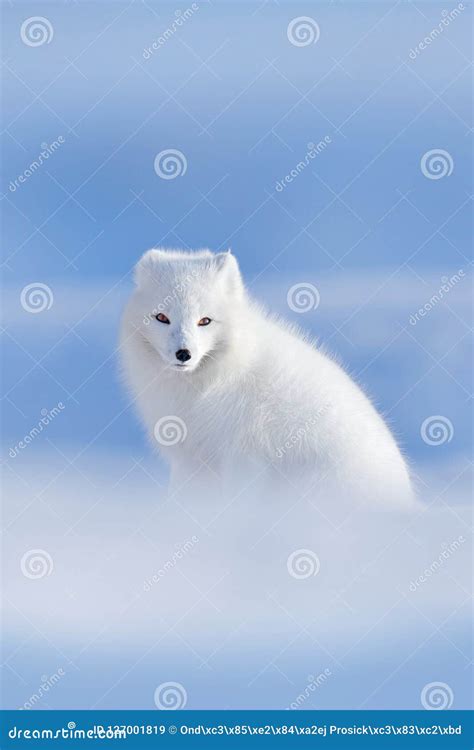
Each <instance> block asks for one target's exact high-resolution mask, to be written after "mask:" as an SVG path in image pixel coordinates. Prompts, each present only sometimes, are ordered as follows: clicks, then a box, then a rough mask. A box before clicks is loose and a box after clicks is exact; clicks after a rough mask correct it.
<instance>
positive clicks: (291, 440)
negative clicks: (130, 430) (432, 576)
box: [120, 249, 413, 507]
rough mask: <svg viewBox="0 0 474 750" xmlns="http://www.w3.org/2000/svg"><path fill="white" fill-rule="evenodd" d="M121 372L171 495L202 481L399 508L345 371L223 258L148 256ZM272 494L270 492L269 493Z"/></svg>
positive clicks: (389, 471) (385, 444) (370, 419)
mask: <svg viewBox="0 0 474 750" xmlns="http://www.w3.org/2000/svg"><path fill="white" fill-rule="evenodd" d="M120 350H121V354H122V359H123V369H124V374H125V377H126V380H127V381H128V385H129V387H130V388H131V391H132V394H133V396H134V400H135V401H136V403H137V406H138V409H139V412H140V413H141V417H142V419H143V421H144V422H145V425H146V427H147V430H148V433H149V435H150V438H151V439H152V441H153V442H154V444H155V445H156V446H157V447H158V448H159V450H160V451H161V452H162V454H163V455H164V456H165V458H166V459H167V461H168V462H169V464H170V468H171V488H172V491H173V492H186V494H188V493H189V490H190V489H191V491H192V490H193V489H194V488H195V487H196V486H202V485H199V483H198V484H196V483H195V482H196V480H198V478H201V479H202V478H203V477H204V476H205V480H204V486H206V485H205V483H206V482H207V481H209V480H210V479H211V480H213V481H215V482H217V484H218V485H219V487H220V488H221V491H222V492H225V491H226V489H228V490H229V491H230V490H231V489H232V491H234V490H235V489H236V488H237V489H238V488H239V487H241V488H243V487H245V486H246V485H247V484H248V483H251V482H254V481H257V480H258V482H261V481H262V478H263V485H262V486H265V487H267V488H271V487H273V489H275V488H277V487H278V488H280V489H281V488H282V487H283V488H284V487H287V489H288V491H290V490H291V493H292V496H294V494H295V492H303V493H304V494H308V493H313V494H314V496H315V497H318V496H320V495H321V494H324V493H325V494H326V495H327V494H328V493H332V496H333V497H337V496H341V497H342V496H344V497H345V498H346V499H347V498H350V500H351V501H352V500H362V501H363V500H367V501H370V502H373V501H375V502H376V503H377V504H378V505H379V506H381V507H383V506H387V505H389V504H390V502H391V501H392V502H395V503H396V504H397V505H399V504H402V505H403V504H405V505H406V504H407V503H410V501H411V500H412V497H413V493H412V488H411V482H410V478H409V473H408V470H407V466H406V464H405V461H404V459H403V457H402V455H401V453H400V450H399V449H398V447H397V444H396V442H395V440H394V438H393V437H392V435H391V433H390V431H389V429H388V427H387V426H386V424H385V422H384V421H383V419H382V418H381V417H380V416H379V414H378V413H377V411H376V410H375V408H374V407H373V406H372V404H371V402H370V401H369V399H368V398H367V397H366V396H365V394H364V393H363V392H362V391H361V389H360V388H359V387H358V386H357V385H356V384H355V383H354V382H353V380H351V378H350V377H349V376H348V375H347V374H346V372H345V371H344V370H343V369H342V368H341V367H340V366H339V365H338V364H336V362H334V361H333V360H332V359H331V358H330V357H329V356H327V355H326V354H324V353H323V352H322V351H321V350H319V349H318V348H317V347H316V345H315V344H314V343H312V342H311V341H309V340H308V339H307V338H306V337H305V336H304V335H303V334H302V333H301V332H300V331H299V330H298V329H297V328H295V327H294V326H292V325H289V324H287V323H285V322H283V321H282V320H280V319H278V318H276V317H274V316H271V315H269V314H268V313H267V312H265V311H264V310H263V309H262V308H261V307H260V306H259V305H258V304H257V303H256V302H254V301H253V300H252V299H251V298H250V296H249V294H248V293H247V291H246V289H245V287H244V284H243V281H242V277H241V274H240V271H239V267H238V263H237V260H236V258H235V256H234V255H232V254H231V252H230V251H229V252H226V253H218V254H213V253H211V252H210V251H209V250H202V251H197V252H183V251H176V250H164V249H154V250H149V251H148V252H147V253H145V255H144V256H143V257H142V258H141V260H140V261H139V262H138V264H137V266H136V268H135V289H134V291H133V294H132V296H131V298H130V300H129V302H128V304H127V307H126V310H125V313H124V316H123V320H122V327H121V342H120ZM271 491H273V490H271Z"/></svg>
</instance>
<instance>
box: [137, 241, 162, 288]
mask: <svg viewBox="0 0 474 750" xmlns="http://www.w3.org/2000/svg"><path fill="white" fill-rule="evenodd" d="M165 256H166V252H165V251H163V250H147V252H146V253H145V254H144V255H142V257H141V258H140V260H139V261H138V263H137V264H136V266H135V268H134V273H133V276H134V279H135V284H136V285H137V286H143V284H144V283H145V281H146V280H147V279H149V278H150V276H151V275H152V274H153V271H154V270H155V268H156V265H157V263H159V262H160V261H161V260H164V259H165Z"/></svg>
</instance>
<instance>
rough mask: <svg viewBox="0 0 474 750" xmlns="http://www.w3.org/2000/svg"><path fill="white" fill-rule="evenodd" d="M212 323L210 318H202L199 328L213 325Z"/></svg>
mask: <svg viewBox="0 0 474 750" xmlns="http://www.w3.org/2000/svg"><path fill="white" fill-rule="evenodd" d="M211 322H212V321H211V319H210V318H201V320H200V321H199V323H198V326H208V325H209V323H211Z"/></svg>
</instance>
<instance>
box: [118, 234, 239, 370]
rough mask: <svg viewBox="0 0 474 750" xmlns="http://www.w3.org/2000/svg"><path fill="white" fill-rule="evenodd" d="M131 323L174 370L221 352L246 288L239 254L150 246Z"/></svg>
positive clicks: (139, 276)
mask: <svg viewBox="0 0 474 750" xmlns="http://www.w3.org/2000/svg"><path fill="white" fill-rule="evenodd" d="M135 284H136V289H135V292H134V295H133V298H132V305H131V309H132V317H133V321H132V322H133V325H134V326H135V328H137V329H138V330H139V331H140V333H141V334H142V336H143V338H144V339H145V340H146V342H147V344H148V345H149V346H151V347H152V348H153V349H154V350H155V351H156V353H157V354H158V355H159V356H160V358H161V359H162V361H163V362H164V363H165V365H166V366H167V367H169V368H170V370H174V371H176V372H180V373H186V372H188V373H189V372H192V371H193V370H196V369H197V368H198V367H199V366H200V365H202V364H203V362H204V361H205V360H206V359H211V360H212V359H214V358H217V357H218V356H219V352H220V350H222V349H223V348H224V347H225V343H226V340H227V339H228V336H229V327H230V325H231V320H232V319H233V320H235V308H238V307H239V306H240V304H241V301H242V298H243V294H244V289H243V284H242V279H241V276H240V271H239V267H238V264H237V261H236V259H235V257H234V256H233V255H232V254H231V253H230V251H229V252H226V253H218V254H213V253H211V252H210V251H209V250H203V251H199V252H189V253H188V252H181V251H175V250H162V249H157V250H149V251H148V252H147V253H145V255H143V257H142V258H141V259H140V261H139V262H138V263H137V265H136V267H135Z"/></svg>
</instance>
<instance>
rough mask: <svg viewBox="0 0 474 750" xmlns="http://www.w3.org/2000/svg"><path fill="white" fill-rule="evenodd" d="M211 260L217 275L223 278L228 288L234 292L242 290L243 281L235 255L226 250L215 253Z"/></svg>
mask: <svg viewBox="0 0 474 750" xmlns="http://www.w3.org/2000/svg"><path fill="white" fill-rule="evenodd" d="M213 261H214V266H215V268H216V270H217V273H218V275H219V276H220V277H222V278H223V279H224V281H225V283H226V284H227V285H228V288H230V289H232V290H233V291H236V292H242V290H243V282H242V277H241V275H240V269H239V264H238V263H237V258H236V257H235V255H232V253H231V251H230V250H227V252H225V253H217V255H215V256H214V258H213Z"/></svg>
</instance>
